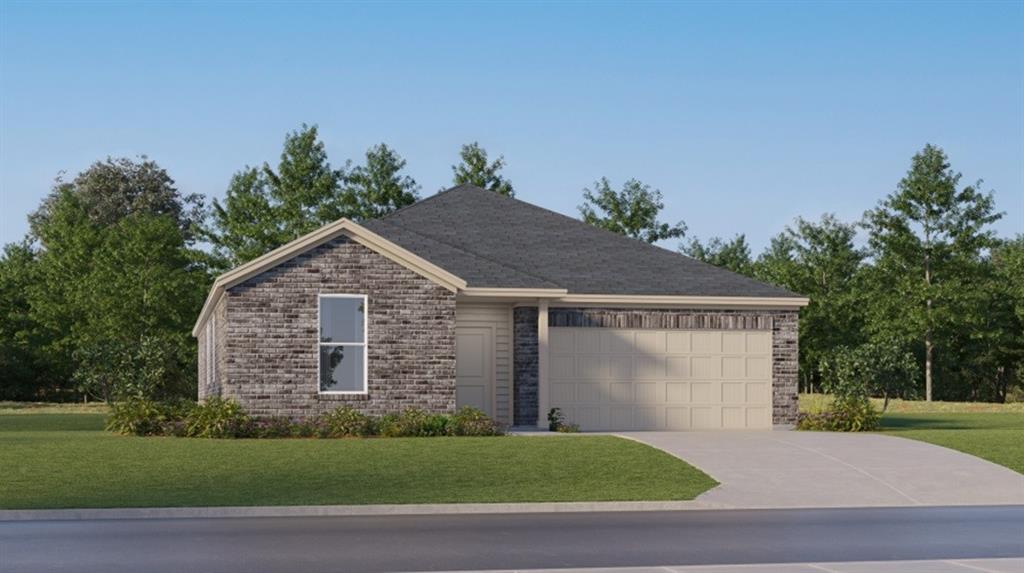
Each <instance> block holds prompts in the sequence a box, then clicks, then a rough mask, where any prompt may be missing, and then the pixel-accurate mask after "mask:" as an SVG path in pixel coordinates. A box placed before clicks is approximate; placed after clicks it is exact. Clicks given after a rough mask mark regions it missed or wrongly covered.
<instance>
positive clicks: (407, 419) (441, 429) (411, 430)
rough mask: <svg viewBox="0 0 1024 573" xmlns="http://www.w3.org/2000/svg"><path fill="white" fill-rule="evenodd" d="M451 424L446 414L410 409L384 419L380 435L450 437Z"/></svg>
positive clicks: (390, 436) (391, 436)
mask: <svg viewBox="0 0 1024 573" xmlns="http://www.w3.org/2000/svg"><path fill="white" fill-rule="evenodd" d="M450 422H451V418H449V417H448V416H445V415H444V414H430V413H428V412H425V411H423V410H420V409H419V408H408V409H406V410H403V411H402V413H401V414H398V415H397V416H390V417H387V416H386V417H384V418H382V419H381V424H380V434H381V435H382V436H385V437H388V438H401V437H421V438H427V437H434V436H448V435H451V433H452V431H451V427H450Z"/></svg>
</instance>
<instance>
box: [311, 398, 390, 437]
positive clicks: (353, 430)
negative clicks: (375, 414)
mask: <svg viewBox="0 0 1024 573" xmlns="http://www.w3.org/2000/svg"><path fill="white" fill-rule="evenodd" d="M376 426H377V424H376V423H375V421H374V419H373V418H371V417H370V416H367V415H366V414H364V413H362V412H360V411H358V410H355V409H353V408H352V407H351V406H341V407H340V408H337V409H335V410H334V411H333V412H328V413H326V414H323V415H321V416H319V417H318V418H317V420H316V434H317V436H318V437H321V438H364V437H366V436H372V435H373V434H374V433H375V432H376V429H377V428H376Z"/></svg>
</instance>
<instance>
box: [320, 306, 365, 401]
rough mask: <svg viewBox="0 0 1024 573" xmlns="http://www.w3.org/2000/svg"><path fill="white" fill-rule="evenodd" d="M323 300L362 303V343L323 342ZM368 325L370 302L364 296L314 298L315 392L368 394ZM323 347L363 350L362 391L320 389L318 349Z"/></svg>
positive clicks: (350, 394) (353, 394)
mask: <svg viewBox="0 0 1024 573" xmlns="http://www.w3.org/2000/svg"><path fill="white" fill-rule="evenodd" d="M325 298H357V299H362V301H363V341H362V342H323V333H322V332H321V328H322V326H323V322H321V320H320V309H321V308H322V307H323V305H322V301H323V299H325ZM369 325H370V300H369V297H367V295H365V294H333V293H332V294H325V293H320V294H318V295H317V297H316V390H317V393H318V394H327V395H348V396H365V395H366V394H367V393H368V390H369V388H368V386H367V371H368V369H369V363H370V361H369V353H368V352H367V351H366V349H367V347H368V346H369V338H368V337H369ZM325 346H360V347H362V349H363V389H362V390H324V389H323V388H321V387H320V376H321V375H322V373H321V371H320V370H321V369H320V362H321V358H320V349H321V348H323V347H325Z"/></svg>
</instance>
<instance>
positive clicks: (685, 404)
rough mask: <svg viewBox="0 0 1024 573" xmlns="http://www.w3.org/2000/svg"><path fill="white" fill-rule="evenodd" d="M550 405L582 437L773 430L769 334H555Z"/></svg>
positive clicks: (597, 331)
mask: <svg viewBox="0 0 1024 573" xmlns="http://www.w3.org/2000/svg"><path fill="white" fill-rule="evenodd" d="M549 336H550V369H549V384H550V396H549V398H550V404H551V407H557V408H561V409H562V412H563V413H564V414H565V417H566V419H567V420H568V421H571V422H575V423H577V424H579V425H580V428H581V429H583V430H691V429H692V430H702V429H745V428H771V425H772V416H771V412H772V410H771V403H772V387H771V384H772V383H771V346H772V345H771V333H770V332H762V331H735V330H732V331H717V330H692V331H691V330H632V329H611V328H566V327H553V328H551V329H550V331H549Z"/></svg>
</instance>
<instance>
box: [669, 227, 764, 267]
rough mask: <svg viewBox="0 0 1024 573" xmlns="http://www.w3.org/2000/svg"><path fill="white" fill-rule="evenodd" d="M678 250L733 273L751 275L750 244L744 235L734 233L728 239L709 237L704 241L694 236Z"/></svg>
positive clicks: (752, 265) (752, 263) (752, 264)
mask: <svg viewBox="0 0 1024 573" xmlns="http://www.w3.org/2000/svg"><path fill="white" fill-rule="evenodd" d="M679 250H680V251H681V252H682V253H683V254H685V255H687V256H690V257H693V258H695V259H697V260H698V261H704V262H705V263H708V264H712V265H715V266H716V267H722V268H724V269H729V270H730V271H732V272H734V273H739V274H741V275H747V276H753V273H754V261H753V260H752V259H751V258H750V246H749V245H747V238H746V236H745V235H736V236H735V237H733V239H732V240H730V241H723V240H722V239H720V238H719V237H711V238H710V239H708V241H707V242H706V243H702V242H701V241H700V239H698V238H696V237H694V238H693V239H691V240H690V242H689V243H688V244H685V245H681V246H680V248H679Z"/></svg>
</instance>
